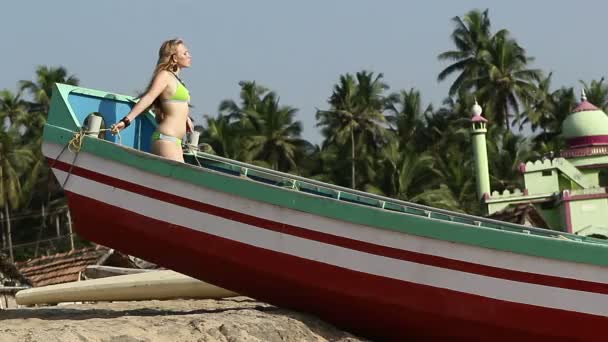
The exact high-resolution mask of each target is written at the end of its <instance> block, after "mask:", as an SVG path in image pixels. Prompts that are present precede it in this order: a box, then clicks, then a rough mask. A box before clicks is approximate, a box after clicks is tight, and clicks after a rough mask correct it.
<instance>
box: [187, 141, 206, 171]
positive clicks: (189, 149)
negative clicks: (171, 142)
mask: <svg viewBox="0 0 608 342" xmlns="http://www.w3.org/2000/svg"><path fill="white" fill-rule="evenodd" d="M185 146H186V148H187V149H188V151H189V152H190V153H192V156H193V157H194V160H196V163H197V164H198V166H199V167H203V166H202V165H201V162H200V161H199V160H198V156H197V153H196V151H194V150H193V149H192V147H190V145H188V144H186V145H185Z"/></svg>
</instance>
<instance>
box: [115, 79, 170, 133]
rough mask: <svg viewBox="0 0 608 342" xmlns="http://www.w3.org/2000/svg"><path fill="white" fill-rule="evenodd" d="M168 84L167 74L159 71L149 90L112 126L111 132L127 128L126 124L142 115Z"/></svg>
mask: <svg viewBox="0 0 608 342" xmlns="http://www.w3.org/2000/svg"><path fill="white" fill-rule="evenodd" d="M168 84H169V72H168V71H161V72H159V73H158V74H156V76H155V77H154V79H153V80H152V85H151V86H150V89H148V91H147V92H146V93H145V94H144V96H142V97H141V98H140V99H139V101H138V102H137V103H136V104H135V105H134V106H133V108H131V111H129V113H128V114H127V115H126V116H125V117H124V118H123V119H122V120H120V121H119V122H118V123H116V124H115V125H114V128H113V131H120V130H121V129H123V128H125V127H126V126H127V122H128V123H130V122H131V121H133V120H135V118H136V117H137V116H138V115H139V114H141V113H143V111H144V110H146V108H148V107H150V105H151V104H152V103H153V102H154V100H155V99H156V98H157V97H158V96H159V95H160V94H161V93H162V92H163V90H165V88H166V87H167V85H168ZM125 121H126V122H125Z"/></svg>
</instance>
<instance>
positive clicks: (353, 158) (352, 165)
mask: <svg viewBox="0 0 608 342" xmlns="http://www.w3.org/2000/svg"><path fill="white" fill-rule="evenodd" d="M350 147H351V156H350V157H351V180H352V182H351V184H352V186H351V187H352V188H353V189H354V188H355V132H354V130H352V129H351V130H350Z"/></svg>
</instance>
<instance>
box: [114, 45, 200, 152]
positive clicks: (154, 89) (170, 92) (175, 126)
mask: <svg viewBox="0 0 608 342" xmlns="http://www.w3.org/2000/svg"><path fill="white" fill-rule="evenodd" d="M191 64H192V57H191V56H190V52H189V51H188V48H187V47H186V45H185V44H184V42H183V41H182V40H181V39H172V40H168V41H166V42H164V43H163V45H161V47H160V50H159V51H158V62H157V63H156V68H155V69H154V74H153V75H152V80H151V81H150V84H149V85H148V89H146V92H145V94H144V95H143V96H142V97H141V99H140V100H139V102H137V104H135V106H133V108H132V109H131V111H130V112H129V113H128V114H127V115H126V116H125V117H124V118H122V119H121V120H120V121H119V122H118V123H116V124H115V125H114V126H113V127H112V133H113V134H116V133H118V132H119V131H120V130H122V129H124V128H126V127H127V126H129V124H130V123H131V122H132V121H133V120H135V118H136V117H137V116H138V115H139V114H141V113H142V112H144V111H145V110H146V109H147V108H149V107H150V106H152V107H153V110H154V113H155V115H156V121H157V122H158V128H157V130H156V131H155V132H154V133H153V134H152V153H154V154H158V155H160V156H163V157H165V158H168V159H172V160H177V161H181V162H183V161H184V156H183V152H182V146H181V145H182V138H183V137H184V136H185V135H186V132H187V131H192V129H193V125H192V120H191V119H190V117H189V116H188V108H189V106H188V103H189V101H190V94H189V92H188V89H186V85H185V84H184V83H183V82H182V81H181V79H180V78H179V76H178V75H179V72H180V71H181V70H182V69H183V68H188V67H190V65H191Z"/></svg>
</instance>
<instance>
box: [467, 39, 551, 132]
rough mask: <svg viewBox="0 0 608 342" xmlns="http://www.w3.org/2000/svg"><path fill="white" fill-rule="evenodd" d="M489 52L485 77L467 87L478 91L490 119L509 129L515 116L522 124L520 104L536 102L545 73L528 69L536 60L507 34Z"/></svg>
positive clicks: (492, 43) (470, 82) (491, 46)
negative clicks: (534, 100)
mask: <svg viewBox="0 0 608 342" xmlns="http://www.w3.org/2000/svg"><path fill="white" fill-rule="evenodd" d="M488 52H489V54H488V56H487V57H486V58H484V63H485V64H484V66H483V68H484V69H483V71H482V73H481V74H480V75H479V76H478V77H477V78H474V79H471V80H468V81H467V83H469V84H470V85H471V86H473V85H474V86H476V87H477V96H478V97H479V98H480V99H481V101H483V102H484V103H486V106H485V108H486V111H485V112H486V115H487V116H489V117H490V119H493V121H494V122H496V124H498V125H501V126H502V123H504V124H505V127H509V117H510V116H515V122H519V120H520V111H519V108H520V103H524V104H527V103H531V102H532V101H533V99H534V95H535V94H536V92H537V90H536V85H535V82H539V81H540V79H541V77H542V72H541V71H540V70H539V69H528V68H527V64H528V63H529V62H531V61H533V58H532V57H527V56H526V53H525V50H524V49H523V48H522V47H521V46H519V44H517V42H516V41H515V40H513V39H511V38H510V37H509V32H508V31H507V30H501V31H499V32H497V33H496V34H495V35H494V37H492V40H491V43H490V47H489V51H488ZM511 111H512V113H510V112H511Z"/></svg>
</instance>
